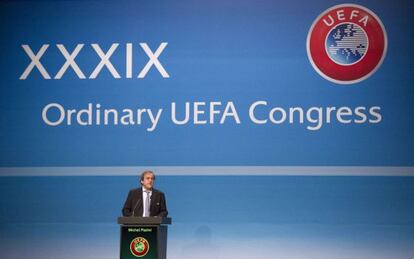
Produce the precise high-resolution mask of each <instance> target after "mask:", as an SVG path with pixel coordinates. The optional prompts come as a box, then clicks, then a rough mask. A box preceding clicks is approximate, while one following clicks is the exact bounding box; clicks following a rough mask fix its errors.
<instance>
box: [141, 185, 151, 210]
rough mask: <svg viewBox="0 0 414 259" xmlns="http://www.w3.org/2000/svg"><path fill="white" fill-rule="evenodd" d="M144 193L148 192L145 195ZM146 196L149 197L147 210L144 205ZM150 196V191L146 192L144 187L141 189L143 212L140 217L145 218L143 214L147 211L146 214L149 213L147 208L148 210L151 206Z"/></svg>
mask: <svg viewBox="0 0 414 259" xmlns="http://www.w3.org/2000/svg"><path fill="white" fill-rule="evenodd" d="M146 191H149V193H148V194H147V192H146ZM147 195H149V198H150V200H149V201H150V202H149V204H148V208H147V204H146V202H145V201H146V200H147ZM151 195H152V190H147V189H145V188H144V186H143V187H142V204H143V206H144V207H143V210H142V216H143V217H144V216H145V212H146V211H147V210H148V213H149V208H150V206H151ZM148 217H149V214H148Z"/></svg>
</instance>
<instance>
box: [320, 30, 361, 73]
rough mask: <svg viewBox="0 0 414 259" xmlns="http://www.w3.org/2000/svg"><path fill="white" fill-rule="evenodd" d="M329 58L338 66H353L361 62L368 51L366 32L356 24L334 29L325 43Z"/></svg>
mask: <svg viewBox="0 0 414 259" xmlns="http://www.w3.org/2000/svg"><path fill="white" fill-rule="evenodd" d="M325 47H326V52H327V53H328V56H329V57H330V58H331V59H332V60H333V61H334V62H335V63H337V64H340V65H352V64H355V63H357V62H358V61H360V60H361V59H362V58H363V57H364V55H365V53H366V52H367V50H368V37H367V34H366V33H365V31H364V30H363V29H362V28H361V27H360V26H358V25H357V24H354V23H341V24H339V25H337V26H336V27H334V28H333V29H332V30H331V31H330V32H329V33H328V35H327V37H326V41H325Z"/></svg>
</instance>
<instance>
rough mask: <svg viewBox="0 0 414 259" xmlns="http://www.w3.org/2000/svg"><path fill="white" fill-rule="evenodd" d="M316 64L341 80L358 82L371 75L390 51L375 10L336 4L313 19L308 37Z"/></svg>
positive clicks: (325, 73) (326, 75)
mask: <svg viewBox="0 0 414 259" xmlns="http://www.w3.org/2000/svg"><path fill="white" fill-rule="evenodd" d="M306 48H307V52H308V58H309V60H310V62H311V64H312V66H313V68H314V69H315V70H316V71H317V72H318V73H319V74H320V75H321V76H322V77H324V78H325V79H327V80H329V81H331V82H334V83H337V84H354V83H358V82H361V81H362V80H365V79H367V78H368V77H369V76H371V75H372V74H373V73H374V72H375V71H376V70H377V69H378V68H379V67H380V65H381V63H382V61H383V60H384V57H385V54H386V52H387V34H386V31H385V28H384V25H383V24H382V22H381V20H380V19H379V18H378V16H377V15H375V13H373V12H372V11H371V10H369V9H367V8H365V7H363V6H360V5H355V4H341V5H336V6H333V7H331V8H329V9H328V10H326V11H324V12H323V13H322V14H321V15H319V17H318V18H316V20H315V21H314V22H313V24H312V26H311V28H310V30H309V33H308V38H307V41H306Z"/></svg>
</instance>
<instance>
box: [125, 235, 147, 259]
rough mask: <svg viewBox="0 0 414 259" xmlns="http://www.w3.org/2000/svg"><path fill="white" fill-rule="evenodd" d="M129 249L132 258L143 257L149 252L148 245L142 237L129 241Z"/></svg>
mask: <svg viewBox="0 0 414 259" xmlns="http://www.w3.org/2000/svg"><path fill="white" fill-rule="evenodd" d="M129 248H130V250H131V253H132V254H133V255H134V256H136V257H143V256H145V255H146V254H147V253H148V251H149V243H148V241H147V240H146V239H145V238H143V237H136V238H134V239H133V240H132V241H131V244H130V245H129Z"/></svg>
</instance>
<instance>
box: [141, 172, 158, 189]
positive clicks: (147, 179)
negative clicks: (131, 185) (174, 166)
mask: <svg viewBox="0 0 414 259" xmlns="http://www.w3.org/2000/svg"><path fill="white" fill-rule="evenodd" d="M154 182H155V174H154V172H152V171H144V172H142V174H141V185H142V186H144V188H145V189H152V187H153V186H154Z"/></svg>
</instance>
